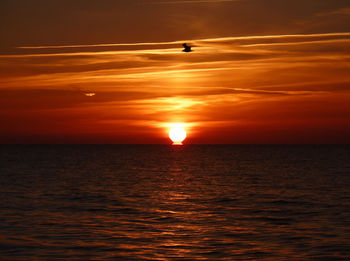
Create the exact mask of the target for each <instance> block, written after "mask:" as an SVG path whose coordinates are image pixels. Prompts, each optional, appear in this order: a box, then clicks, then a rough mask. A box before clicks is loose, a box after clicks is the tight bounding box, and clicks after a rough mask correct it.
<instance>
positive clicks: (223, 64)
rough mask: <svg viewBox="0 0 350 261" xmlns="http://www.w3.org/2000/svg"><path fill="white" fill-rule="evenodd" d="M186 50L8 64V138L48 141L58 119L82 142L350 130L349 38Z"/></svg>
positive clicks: (3, 97) (29, 56) (115, 49)
mask: <svg viewBox="0 0 350 261" xmlns="http://www.w3.org/2000/svg"><path fill="white" fill-rule="evenodd" d="M182 42H183V41H173V42H163V43H160V44H159V43H131V44H122V45H118V44H113V45H93V47H94V48H97V49H95V50H90V49H87V48H91V47H92V46H91V45H81V46H76V47H74V48H72V46H60V47H57V46H56V47H53V48H51V47H47V46H46V47H45V46H40V47H38V48H35V47H34V48H31V47H28V48H24V49H23V48H22V49H18V53H16V54H13V55H0V86H1V88H0V90H1V91H0V104H1V117H2V119H5V120H6V119H7V121H8V122H10V124H9V125H7V127H6V130H7V132H8V133H11V130H12V131H13V130H14V129H17V130H18V129H20V128H19V126H20V125H21V124H22V123H21V122H23V124H24V122H27V123H28V122H31V121H32V122H36V123H37V126H38V127H36V126H32V128H33V132H34V131H35V130H36V131H39V130H38V129H37V128H39V126H40V127H41V128H42V129H44V130H45V131H47V133H50V128H49V127H45V126H51V125H48V122H49V123H52V122H53V121H55V120H57V121H59V122H63V124H62V126H61V127H60V126H59V125H58V124H55V123H52V126H55V128H56V129H55V130H51V133H52V134H53V133H54V132H55V133H56V132H57V131H59V130H61V131H62V133H65V132H66V131H67V129H70V130H72V131H73V132H74V133H76V134H79V133H80V134H81V135H83V134H84V135H87V134H86V132H88V131H91V132H96V133H101V132H103V133H112V131H111V130H116V132H117V133H119V134H118V135H127V133H126V131H122V130H126V129H128V130H129V132H130V133H139V129H140V126H143V127H144V128H145V129H147V130H149V131H150V133H153V134H152V135H156V132H157V129H159V128H160V129H161V128H162V126H165V125H166V124H168V123H169V122H188V123H189V124H190V126H192V127H191V128H193V131H197V132H198V133H200V132H201V131H200V129H202V128H204V129H205V128H214V127H217V128H218V129H221V130H222V131H227V132H229V130H234V129H235V128H243V127H242V126H251V127H247V128H249V129H250V130H251V131H252V132H254V129H256V130H257V129H259V128H258V127H257V126H262V125H263V124H264V123H266V126H267V125H270V126H272V125H274V126H275V127H274V128H277V127H276V126H277V125H278V124H279V126H284V127H283V128H286V129H288V128H287V127H286V126H289V127H290V125H293V124H294V126H295V128H301V126H304V127H307V122H308V121H309V122H311V123H312V124H315V126H325V125H327V124H328V123H329V124H331V123H332V124H334V126H342V124H343V125H344V126H345V125H346V124H349V125H350V123H349V113H348V111H350V108H349V105H348V102H347V100H348V99H350V78H349V75H348V72H349V70H350V64H349V62H348V61H349V59H350V54H349V53H348V46H349V44H350V33H347V32H344V33H325V34H293V35H258V36H244V37H222V38H208V39H194V40H192V41H186V42H191V44H193V45H194V46H195V47H194V52H193V53H189V54H186V53H183V52H181V50H182V46H181V43H182ZM96 93H98V95H95V94H96ZM82 94H84V95H82ZM85 96H88V97H93V98H89V99H87V98H86V97H85ZM309 107H312V108H309ZM50 115H51V116H52V117H51V118H50ZM332 117H333V118H332ZM10 119H11V121H10ZM322 119H323V120H324V122H323V123H322ZM3 121H4V120H3ZM11 122H12V123H11ZM11 124H12V125H11ZM28 124H29V123H28ZM89 125H90V126H93V129H89V128H85V127H86V126H89ZM11 126H12V127H11ZM64 126H66V127H64ZM67 126H68V127H67ZM136 126H137V127H136ZM239 126H240V127H239ZM266 128H267V127H266ZM271 128H272V127H271ZM290 128H291V129H292V127H290ZM23 129H25V128H24V127H23ZM117 130H118V131H117ZM119 130H120V131H119ZM4 131H5V130H4ZM211 131H212V130H211ZM202 134H203V133H202ZM96 135H97V134H96ZM99 135H100V134H99ZM101 135H102V134H101ZM130 135H131V134H130ZM203 135H204V134H203ZM242 135H243V134H242ZM131 136H132V135H131ZM242 137H243V136H242Z"/></svg>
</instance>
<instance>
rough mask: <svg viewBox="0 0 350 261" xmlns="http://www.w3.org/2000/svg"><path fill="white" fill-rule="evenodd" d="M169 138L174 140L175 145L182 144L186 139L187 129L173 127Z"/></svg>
mask: <svg viewBox="0 0 350 261" xmlns="http://www.w3.org/2000/svg"><path fill="white" fill-rule="evenodd" d="M169 138H170V139H171V140H172V141H173V145H182V142H183V141H184V140H185V139H186V131H185V129H184V128H183V127H180V126H175V127H172V128H171V129H170V131H169Z"/></svg>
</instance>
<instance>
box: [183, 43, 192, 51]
mask: <svg viewBox="0 0 350 261" xmlns="http://www.w3.org/2000/svg"><path fill="white" fill-rule="evenodd" d="M182 46H183V47H184V48H185V49H183V50H182V51H183V52H185V53H189V52H192V50H191V46H188V45H187V44H186V43H184V44H183V45H182Z"/></svg>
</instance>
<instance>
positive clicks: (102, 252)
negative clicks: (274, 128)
mask: <svg viewBox="0 0 350 261" xmlns="http://www.w3.org/2000/svg"><path fill="white" fill-rule="evenodd" d="M0 260H279V261H280V260H350V147H349V146H333V145H327V146H326V145H325V146H321V145H318V146H311V145H310V146H253V145H249V146H248V145H247V146H214V145H213V146H209V145H208V146H207V145H203V146H194V145H193V146H191V145H188V146H162V145H159V146H157V145H140V146H139V145H135V146H131V145H108V146H104V145H74V146H73V145H40V146H39V145H27V146H23V145H13V146H12V145H11V146H1V147H0Z"/></svg>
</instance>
